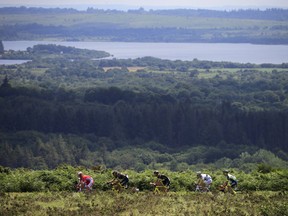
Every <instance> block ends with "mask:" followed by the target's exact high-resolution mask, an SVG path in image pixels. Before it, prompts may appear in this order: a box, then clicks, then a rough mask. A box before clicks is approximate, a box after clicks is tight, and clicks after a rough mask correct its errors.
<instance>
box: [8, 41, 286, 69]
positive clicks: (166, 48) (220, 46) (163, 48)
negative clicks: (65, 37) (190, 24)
mask: <svg viewBox="0 0 288 216" xmlns="http://www.w3.org/2000/svg"><path fill="white" fill-rule="evenodd" d="M3 44H4V48H5V50H9V49H11V50H26V48H27V47H32V46H33V45H36V44H57V45H63V46H72V47H76V48H81V49H93V50H103V51H106V52H109V53H110V54H111V55H113V58H118V59H128V58H139V57H145V56H153V57H156V58H161V59H169V60H193V59H195V58H196V59H198V60H209V61H229V62H238V63H255V64H262V63H273V64H281V63H287V62H288V45H254V44H233V43H131V42H51V41H3Z"/></svg>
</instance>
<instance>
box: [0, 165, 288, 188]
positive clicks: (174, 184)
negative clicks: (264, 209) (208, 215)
mask: <svg viewBox="0 0 288 216" xmlns="http://www.w3.org/2000/svg"><path fill="white" fill-rule="evenodd" d="M197 168H198V169H197V170H199V169H200V166H198V167H197ZM3 169H4V168H3ZM195 170H196V169H195ZM78 171H82V172H83V173H84V174H87V175H90V176H92V177H93V179H94V180H95V183H94V186H93V188H94V190H95V191H107V190H111V187H110V186H109V185H108V184H106V183H107V182H108V181H109V180H111V179H113V176H112V170H111V169H105V168H104V167H102V168H101V167H100V169H94V170H92V169H86V168H84V167H72V166H69V165H61V166H59V167H57V168H56V169H54V170H37V171H36V170H28V169H23V168H19V169H14V170H10V171H9V172H8V173H5V172H3V173H0V180H1V181H0V188H1V192H37V191H38V192H40V191H42V192H43V191H74V190H75V187H74V186H75V184H76V182H77V181H78V177H77V172H78ZM122 171H123V173H125V174H127V175H128V176H129V180H130V181H129V187H130V188H133V187H136V188H139V190H140V191H152V189H153V188H152V187H151V185H150V182H154V181H156V179H155V176H154V175H153V170H148V169H146V170H144V171H141V172H136V171H134V170H122ZM159 171H160V172H161V173H163V174H165V175H166V176H168V177H169V178H170V180H171V188H170V191H171V192H172V191H174V192H179V191H194V190H195V187H194V184H195V182H196V181H197V179H196V171H192V170H186V171H181V172H173V171H169V170H165V169H160V170H159ZM202 172H203V173H207V174H209V175H211V176H212V178H213V184H212V191H214V192H216V191H217V187H218V186H219V185H221V184H222V183H223V182H224V181H226V178H225V176H224V175H223V174H222V171H221V170H211V169H202ZM231 173H232V174H233V175H235V176H236V178H237V180H238V184H239V185H238V189H239V190H240V191H256V190H257V191H258V190H260V191H266V190H270V191H288V186H287V179H286V178H285V176H287V174H288V171H287V169H281V170H280V169H277V170H276V169H275V171H271V172H270V173H266V174H264V173H259V172H257V171H253V172H251V173H244V172H242V171H238V170H236V169H235V170H231Z"/></svg>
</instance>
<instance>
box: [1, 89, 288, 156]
mask: <svg viewBox="0 0 288 216" xmlns="http://www.w3.org/2000/svg"><path fill="white" fill-rule="evenodd" d="M24 90H25V89H22V91H23V94H22V93H20V94H17V95H13V94H10V93H9V92H8V93H7V92H6V95H8V96H5V97H2V100H1V104H0V107H1V111H0V116H1V119H0V122H1V125H0V130H1V131H5V132H16V131H21V130H37V131H40V132H45V133H66V134H67V133H76V134H77V133H80V134H82V133H84V134H85V133H93V134H95V135H96V136H99V137H113V139H115V140H130V141H131V140H134V139H142V140H144V141H146V142H147V141H150V140H155V141H157V142H159V143H163V144H165V145H167V146H170V147H175V148H177V147H183V146H186V145H188V146H195V145H198V144H206V145H215V144H218V143H219V142H220V141H222V140H223V141H225V142H227V143H231V144H233V145H240V144H245V145H251V144H254V145H256V146H259V147H263V148H267V149H274V148H280V149H283V150H286V151H287V150H288V149H287V145H286V144H287V142H288V136H287V130H288V113H287V110H286V111H285V110H283V111H281V110H262V111H253V110H245V109H244V110H242V109H241V108H238V107H237V104H232V103H230V102H225V101H223V102H220V103H219V104H218V105H217V104H214V107H212V106H213V104H211V105H203V104H202V105H201V104H199V103H198V104H197V103H195V105H194V104H193V102H189V101H177V99H176V98H173V97H172V96H170V95H159V96H149V95H147V96H145V95H143V94H140V95H137V94H135V93H132V92H129V91H122V90H120V89H118V88H109V89H107V90H106V89H103V90H102V89H94V90H93V89H91V90H87V91H86V93H85V95H84V98H83V101H82V102H78V101H75V100H73V96H72V97H71V96H69V94H68V96H67V93H66V94H65V93H64V94H63V95H64V96H65V95H66V98H64V97H61V96H56V97H57V98H60V100H59V99H58V100H47V98H46V97H47V96H46V95H45V94H44V95H43V96H39V95H38V97H33V95H35V94H33V92H32V94H30V95H32V97H31V96H29V94H26V93H25V92H26V91H24ZM0 91H1V90H0ZM0 94H1V93H0ZM25 94H26V95H25ZM35 96H36V95H35ZM54 98H55V97H53V98H52V99H54ZM61 99H64V100H61ZM71 99H72V100H71ZM240 106H241V105H240Z"/></svg>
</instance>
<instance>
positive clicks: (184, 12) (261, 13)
mask: <svg viewBox="0 0 288 216" xmlns="http://www.w3.org/2000/svg"><path fill="white" fill-rule="evenodd" d="M0 13H1V14H12V13H13V14H63V13H71V14H77V13H88V14H91V13H92V14H93V13H104V14H105V13H114V14H119V13H122V14H123V13H127V14H130V13H132V14H156V15H168V16H186V17H212V18H234V19H256V20H279V21H285V20H288V10H287V9H281V8H269V9H266V10H259V9H240V10H229V11H227V10H224V11H222V10H207V9H169V10H160V9H159V10H152V9H151V10H145V9H144V8H142V7H140V8H139V9H136V10H132V9H130V10H128V11H121V10H111V9H107V10H104V9H98V8H93V7H88V8H87V10H86V11H83V10H81V11H79V10H76V9H73V8H41V7H24V6H22V7H4V8H0Z"/></svg>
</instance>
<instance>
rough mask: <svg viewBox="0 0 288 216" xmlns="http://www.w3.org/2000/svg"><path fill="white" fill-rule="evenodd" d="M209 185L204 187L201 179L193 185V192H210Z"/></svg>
mask: <svg viewBox="0 0 288 216" xmlns="http://www.w3.org/2000/svg"><path fill="white" fill-rule="evenodd" d="M209 186H210V185H208V186H207V185H206V184H205V182H204V180H203V179H200V180H198V182H197V183H195V192H210V187H209Z"/></svg>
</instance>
